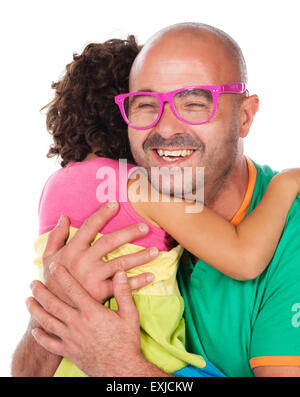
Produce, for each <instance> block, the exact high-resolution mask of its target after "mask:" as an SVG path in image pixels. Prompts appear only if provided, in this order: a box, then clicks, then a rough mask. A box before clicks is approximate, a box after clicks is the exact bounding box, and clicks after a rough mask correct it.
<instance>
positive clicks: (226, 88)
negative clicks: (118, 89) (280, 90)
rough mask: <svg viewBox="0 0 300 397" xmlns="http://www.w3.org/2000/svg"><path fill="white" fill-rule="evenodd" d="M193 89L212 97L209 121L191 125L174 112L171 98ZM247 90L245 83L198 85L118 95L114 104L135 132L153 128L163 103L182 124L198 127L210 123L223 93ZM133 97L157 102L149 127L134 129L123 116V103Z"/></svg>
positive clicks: (237, 92)
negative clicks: (165, 90) (164, 90)
mask: <svg viewBox="0 0 300 397" xmlns="http://www.w3.org/2000/svg"><path fill="white" fill-rule="evenodd" d="M195 89H204V90H209V91H210V92H211V94H212V97H213V111H212V114H211V116H210V118H209V119H207V120H205V121H201V122H200V123H192V122H189V121H186V120H184V119H183V118H181V117H180V116H179V114H178V113H177V112H176V109H175V106H174V103H173V97H174V95H176V94H177V93H178V92H182V91H186V90H195ZM246 90H247V88H246V84H245V83H229V84H224V85H198V86H194V87H185V88H180V89H178V90H175V91H170V92H151V91H150V92H129V93H127V94H120V95H117V96H116V97H115V102H116V104H117V105H118V106H119V109H120V111H121V114H122V116H123V119H124V121H125V122H126V123H127V124H128V125H129V126H130V127H132V128H134V129H136V130H147V129H149V128H152V127H154V126H155V125H156V124H157V123H158V121H159V120H160V118H161V115H162V113H163V107H164V106H163V105H164V103H165V102H168V103H169V104H170V106H171V109H172V111H173V113H174V114H175V116H176V117H177V118H178V119H179V120H181V121H183V122H184V123H187V124H193V125H195V124H196V125H198V124H203V123H207V122H208V121H210V120H211V119H212V118H213V117H214V115H215V113H216V110H217V105H218V97H219V95H220V94H223V93H227V94H243V93H244V92H246ZM133 95H151V96H155V97H156V98H157V99H158V101H159V111H158V115H157V119H156V120H155V121H154V122H153V123H152V124H151V125H149V126H147V127H136V126H134V125H132V124H131V123H130V121H129V120H128V119H127V116H126V114H125V109H124V101H125V99H126V98H128V97H130V96H133Z"/></svg>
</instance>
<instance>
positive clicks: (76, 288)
mask: <svg viewBox="0 0 300 397" xmlns="http://www.w3.org/2000/svg"><path fill="white" fill-rule="evenodd" d="M49 270H50V273H51V274H52V277H53V278H54V279H55V280H56V281H57V283H58V284H59V286H60V287H61V289H62V291H63V292H64V293H65V294H66V295H67V297H68V298H70V299H71V301H72V302H73V303H74V305H75V307H76V308H78V309H82V310H83V309H84V308H86V307H87V306H91V305H94V303H95V301H94V299H93V298H91V296H90V295H89V293H88V292H87V291H86V290H85V289H83V288H82V286H81V285H80V284H79V282H78V281H77V280H76V279H75V278H74V277H73V276H72V275H71V274H70V273H69V272H68V270H67V269H66V268H65V267H64V266H62V265H59V264H56V263H51V265H50V266H49ZM100 307H102V306H100Z"/></svg>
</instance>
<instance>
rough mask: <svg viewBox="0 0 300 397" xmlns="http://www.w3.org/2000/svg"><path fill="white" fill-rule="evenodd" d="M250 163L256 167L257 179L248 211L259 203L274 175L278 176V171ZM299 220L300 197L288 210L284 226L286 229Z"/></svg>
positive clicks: (267, 166)
mask: <svg viewBox="0 0 300 397" xmlns="http://www.w3.org/2000/svg"><path fill="white" fill-rule="evenodd" d="M251 160H252V159H251ZM252 162H253V163H254V165H255V167H256V170H257V177H256V183H255V188H254V192H253V198H252V203H251V207H250V210H253V209H254V207H255V206H256V205H257V204H258V203H259V201H260V200H261V199H262V197H263V195H264V193H265V191H266V189H267V187H268V185H269V183H270V180H271V179H272V178H273V176H274V175H276V174H278V171H277V170H274V169H273V168H271V167H270V166H269V165H260V164H258V163H256V162H255V161H253V160H252ZM299 218H300V195H299V196H298V197H297V198H296V199H295V201H294V203H293V205H292V206H291V208H290V211H289V214H288V217H287V222H286V225H285V226H286V227H287V226H290V224H292V223H294V222H297V221H298V222H299Z"/></svg>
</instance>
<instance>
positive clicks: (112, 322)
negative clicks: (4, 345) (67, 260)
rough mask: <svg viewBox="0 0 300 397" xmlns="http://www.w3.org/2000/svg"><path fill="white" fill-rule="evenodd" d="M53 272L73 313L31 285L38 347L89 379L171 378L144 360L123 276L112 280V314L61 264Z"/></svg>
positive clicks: (134, 310) (136, 319)
mask: <svg viewBox="0 0 300 397" xmlns="http://www.w3.org/2000/svg"><path fill="white" fill-rule="evenodd" d="M51 271H52V273H53V275H54V277H55V279H56V281H57V282H58V283H59V284H60V286H61V287H62V289H63V290H64V293H65V294H66V295H67V296H68V298H69V299H70V300H71V301H72V303H73V306H76V308H77V309H74V307H73V306H69V305H68V304H66V303H64V302H63V301H62V300H60V299H58V298H57V297H56V296H55V295H53V294H52V293H51V292H50V291H49V290H48V289H47V288H46V287H45V286H44V285H43V284H42V283H40V282H38V281H36V282H34V283H33V284H32V292H33V296H34V298H29V299H28V300H27V305H28V310H29V312H30V313H31V315H32V316H33V317H34V318H36V319H37V321H38V322H39V324H40V326H41V327H42V329H41V328H36V329H34V333H33V335H34V337H35V339H36V340H37V342H38V343H39V344H41V345H42V346H43V347H44V348H45V349H47V350H48V351H50V352H52V353H55V354H58V355H62V356H64V357H67V358H68V359H70V360H71V361H72V362H74V363H75V364H76V365H77V366H78V367H79V368H80V369H81V370H82V371H84V372H85V373H86V374H88V375H89V376H96V377H108V376H109V377H112V376H114V377H116V376H117V377H123V376H135V377H136V376H148V377H149V376H152V377H156V376H169V375H168V374H166V373H165V372H163V371H161V370H160V369H159V368H157V367H156V366H155V365H153V364H151V363H149V362H148V361H146V360H145V359H144V357H143V356H142V353H141V340H140V326H139V316H138V311H137V308H136V307H135V305H134V302H133V298H132V294H131V288H130V286H129V283H128V279H127V276H126V273H125V272H118V273H116V275H115V276H114V278H113V293H114V296H115V299H116V302H117V304H118V311H113V310H111V309H108V308H106V307H105V306H103V305H101V304H100V303H98V302H97V301H96V300H95V299H93V298H92V297H91V296H90V295H89V294H88V293H87V292H86V291H85V290H84V289H83V288H82V287H81V285H80V284H79V283H78V282H77V281H76V280H75V279H74V278H73V277H72V276H71V274H70V273H69V272H68V271H67V270H66V269H65V268H64V267H63V266H60V265H56V264H55V265H54V264H52V266H51ZM45 331H46V332H45ZM54 335H55V336H54ZM57 337H58V338H57Z"/></svg>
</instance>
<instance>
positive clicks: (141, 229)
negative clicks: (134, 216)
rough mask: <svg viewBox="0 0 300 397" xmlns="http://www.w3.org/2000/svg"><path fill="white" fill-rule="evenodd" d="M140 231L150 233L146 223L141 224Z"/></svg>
mask: <svg viewBox="0 0 300 397" xmlns="http://www.w3.org/2000/svg"><path fill="white" fill-rule="evenodd" d="M139 230H140V231H141V232H143V233H146V232H147V231H148V226H147V225H145V224H144V223H140V224H139Z"/></svg>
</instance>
